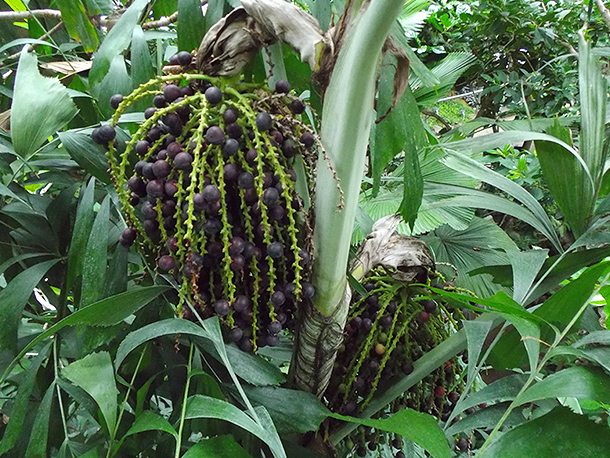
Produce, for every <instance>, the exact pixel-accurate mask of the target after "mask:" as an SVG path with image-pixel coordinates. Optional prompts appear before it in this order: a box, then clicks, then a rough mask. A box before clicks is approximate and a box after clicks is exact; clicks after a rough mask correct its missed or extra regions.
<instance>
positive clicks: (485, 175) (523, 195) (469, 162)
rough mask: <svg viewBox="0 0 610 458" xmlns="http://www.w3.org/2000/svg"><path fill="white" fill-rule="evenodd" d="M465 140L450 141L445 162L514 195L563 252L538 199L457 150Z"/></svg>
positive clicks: (466, 148) (470, 147)
mask: <svg viewBox="0 0 610 458" xmlns="http://www.w3.org/2000/svg"><path fill="white" fill-rule="evenodd" d="M519 133H520V134H525V133H524V132H519ZM502 134H512V132H502ZM493 135H497V134H492V135H489V137H492V136H493ZM536 135H538V136H541V135H543V134H536ZM546 137H550V136H549V135H547V136H546ZM477 138H484V137H477ZM551 138H554V137H551ZM473 140H476V139H473ZM519 141H523V139H522V138H521V139H520V140H519ZM555 141H556V142H560V141H559V140H557V139H555ZM464 142H469V140H462V141H459V142H453V143H450V145H451V146H450V148H451V150H450V151H449V152H448V156H447V157H446V158H445V159H444V160H443V162H444V163H445V164H446V165H447V166H448V167H450V168H452V169H453V170H456V171H458V172H461V173H464V174H466V175H468V176H471V177H473V178H476V179H478V180H481V181H483V182H485V183H488V184H490V185H492V186H494V187H496V188H498V189H500V190H501V191H504V192H506V193H507V194H509V195H510V196H512V197H514V198H515V199H517V200H518V201H520V202H521V203H523V204H524V205H525V206H526V207H527V208H528V210H530V211H531V212H532V213H533V214H534V215H535V217H536V218H537V219H538V221H540V223H541V224H542V225H543V226H544V228H545V231H544V232H543V233H544V234H545V235H547V234H548V235H547V237H549V240H550V241H551V242H553V244H554V245H555V246H556V248H557V249H558V251H559V252H562V251H563V249H562V247H561V243H560V242H559V238H558V237H557V234H556V233H555V229H554V227H553V224H552V223H551V221H550V219H549V217H548V215H547V214H546V212H545V211H544V209H543V208H542V206H541V205H540V203H539V202H538V200H536V199H535V198H534V197H533V196H532V195H531V194H530V193H529V192H527V191H526V190H525V189H524V188H522V187H521V186H519V185H518V184H517V183H515V182H514V181H512V180H510V179H509V178H506V177H505V176H503V175H501V174H499V173H497V172H494V171H493V170H490V169H488V168H487V167H485V166H484V165H483V164H480V163H478V162H477V161H475V160H473V159H471V158H469V157H468V156H466V155H464V154H461V153H458V152H456V151H457V148H456V145H458V144H462V145H464V144H467V145H468V144H469V143H464ZM481 143H483V144H484V143H485V142H481ZM560 143H562V144H565V143H563V142H560ZM566 146H568V145H566ZM462 149H463V150H464V151H468V152H473V150H477V148H474V147H472V146H468V147H463V148H460V150H462ZM488 149H491V148H488ZM570 149H571V148H570ZM571 150H572V149H571ZM479 151H480V150H479ZM483 151H484V150H483ZM572 151H573V150H572ZM573 152H574V154H575V155H576V156H578V154H577V153H576V152H575V151H573Z"/></svg>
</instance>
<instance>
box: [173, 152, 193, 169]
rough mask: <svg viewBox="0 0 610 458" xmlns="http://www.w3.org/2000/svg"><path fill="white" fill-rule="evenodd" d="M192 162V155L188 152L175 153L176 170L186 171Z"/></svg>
mask: <svg viewBox="0 0 610 458" xmlns="http://www.w3.org/2000/svg"><path fill="white" fill-rule="evenodd" d="M192 163H193V156H191V155H190V154H189V153H185V152H184V151H183V152H182V153H178V154H176V157H175V158H174V165H175V166H176V168H177V169H178V170H184V171H188V170H190V168H191V164H192Z"/></svg>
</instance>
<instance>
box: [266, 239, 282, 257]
mask: <svg viewBox="0 0 610 458" xmlns="http://www.w3.org/2000/svg"><path fill="white" fill-rule="evenodd" d="M267 254H268V255H269V256H271V258H273V259H278V258H281V257H282V256H283V255H284V245H282V244H281V243H280V242H272V243H270V244H269V246H268V247H267Z"/></svg>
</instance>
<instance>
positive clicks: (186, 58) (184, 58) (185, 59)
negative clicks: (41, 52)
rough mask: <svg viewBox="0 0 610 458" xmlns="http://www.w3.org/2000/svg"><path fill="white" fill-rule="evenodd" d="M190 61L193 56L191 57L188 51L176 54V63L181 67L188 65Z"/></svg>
mask: <svg viewBox="0 0 610 458" xmlns="http://www.w3.org/2000/svg"><path fill="white" fill-rule="evenodd" d="M192 60H193V56H191V53H190V52H188V51H180V52H179V53H178V54H176V61H177V62H178V64H179V65H182V66H183V67H186V66H187V65H190V64H191V62H192Z"/></svg>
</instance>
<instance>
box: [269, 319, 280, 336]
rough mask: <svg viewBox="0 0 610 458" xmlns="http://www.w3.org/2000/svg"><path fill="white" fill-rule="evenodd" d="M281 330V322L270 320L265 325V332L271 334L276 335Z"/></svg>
mask: <svg viewBox="0 0 610 458" xmlns="http://www.w3.org/2000/svg"><path fill="white" fill-rule="evenodd" d="M281 330H282V323H280V322H279V321H272V322H271V323H269V324H268V325H267V332H268V333H269V334H271V335H273V336H274V335H277V334H279V332H280V331H281Z"/></svg>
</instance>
